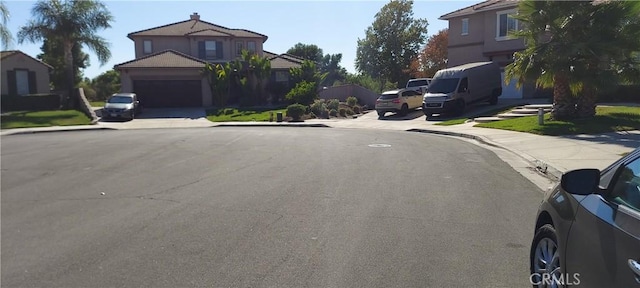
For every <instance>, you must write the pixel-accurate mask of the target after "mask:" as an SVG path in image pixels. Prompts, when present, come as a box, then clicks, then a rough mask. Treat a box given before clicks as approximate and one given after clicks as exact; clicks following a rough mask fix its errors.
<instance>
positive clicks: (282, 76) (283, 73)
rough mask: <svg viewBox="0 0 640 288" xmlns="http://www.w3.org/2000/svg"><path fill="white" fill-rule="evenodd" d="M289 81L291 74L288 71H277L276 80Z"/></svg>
mask: <svg viewBox="0 0 640 288" xmlns="http://www.w3.org/2000/svg"><path fill="white" fill-rule="evenodd" d="M287 81H289V75H288V74H287V72H286V71H276V82H287Z"/></svg>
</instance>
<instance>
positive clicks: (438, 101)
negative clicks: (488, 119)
mask: <svg viewBox="0 0 640 288" xmlns="http://www.w3.org/2000/svg"><path fill="white" fill-rule="evenodd" d="M500 79H501V78H500V67H498V65H497V64H495V63H493V62H476V63H468V64H464V65H460V66H456V67H451V68H447V69H443V70H440V71H438V72H436V75H434V77H433V80H432V81H431V84H430V85H429V88H428V90H427V93H426V94H424V97H423V99H422V112H424V115H425V116H427V118H428V117H431V116H432V115H433V114H440V113H450V112H451V113H453V114H454V115H460V114H462V113H464V110H465V107H466V106H467V105H469V104H472V103H476V102H482V101H489V103H490V104H491V105H495V104H497V103H498V97H500V95H502V83H501V82H500V81H501V80H500Z"/></svg>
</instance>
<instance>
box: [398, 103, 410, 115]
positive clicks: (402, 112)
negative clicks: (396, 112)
mask: <svg viewBox="0 0 640 288" xmlns="http://www.w3.org/2000/svg"><path fill="white" fill-rule="evenodd" d="M407 114H409V106H408V105H407V104H402V108H400V116H407Z"/></svg>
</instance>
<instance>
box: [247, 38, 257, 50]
mask: <svg viewBox="0 0 640 288" xmlns="http://www.w3.org/2000/svg"><path fill="white" fill-rule="evenodd" d="M247 50H249V52H251V53H255V52H256V42H254V41H249V42H247Z"/></svg>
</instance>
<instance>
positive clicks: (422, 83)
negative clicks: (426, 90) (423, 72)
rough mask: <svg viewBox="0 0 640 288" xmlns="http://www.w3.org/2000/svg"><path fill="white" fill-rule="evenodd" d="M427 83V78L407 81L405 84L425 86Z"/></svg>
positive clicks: (408, 85)
mask: <svg viewBox="0 0 640 288" xmlns="http://www.w3.org/2000/svg"><path fill="white" fill-rule="evenodd" d="M427 85H429V82H427V80H415V81H409V83H408V84H407V87H418V86H427Z"/></svg>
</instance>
